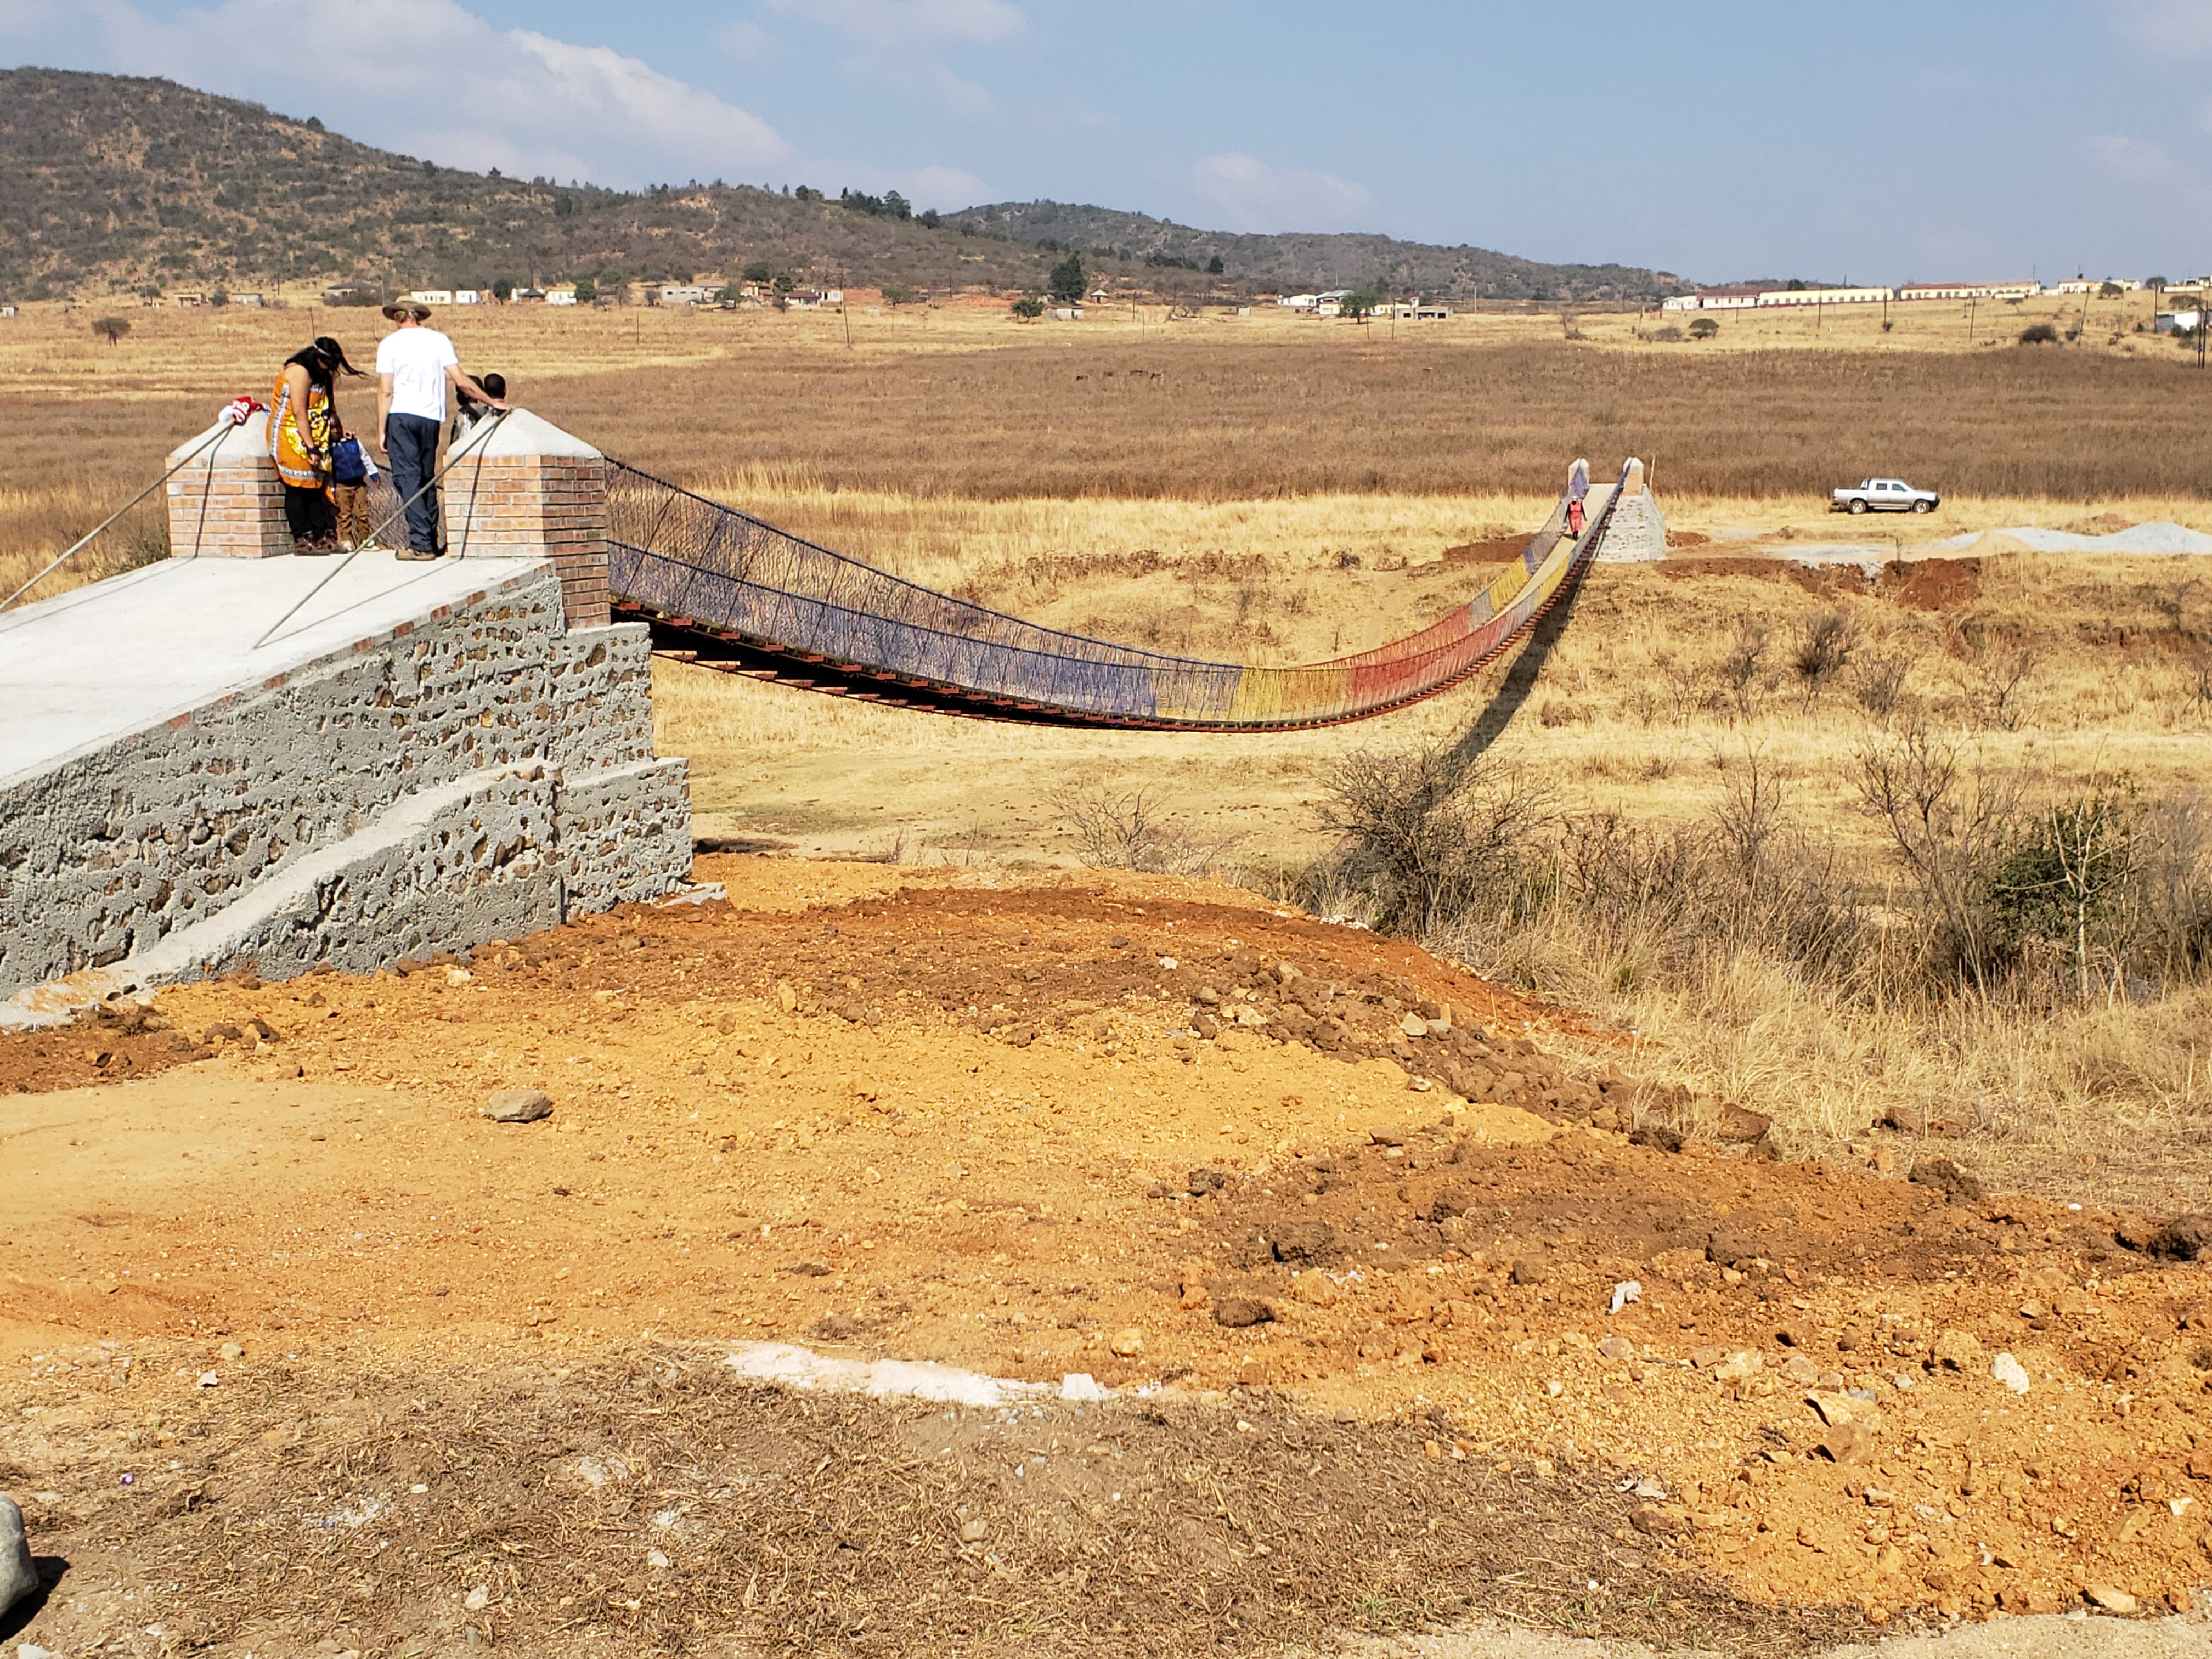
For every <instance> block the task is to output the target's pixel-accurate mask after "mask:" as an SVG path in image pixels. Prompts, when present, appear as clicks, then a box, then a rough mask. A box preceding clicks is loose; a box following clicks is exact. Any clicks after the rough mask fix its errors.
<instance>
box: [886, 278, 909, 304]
mask: <svg viewBox="0 0 2212 1659" xmlns="http://www.w3.org/2000/svg"><path fill="white" fill-rule="evenodd" d="M914 302H915V291H914V290H913V289H910V288H905V287H902V286H901V285H900V284H899V283H884V304H885V305H887V306H890V307H892V308H893V309H895V310H896V308H897V307H900V306H910V305H912V304H913V303H914Z"/></svg>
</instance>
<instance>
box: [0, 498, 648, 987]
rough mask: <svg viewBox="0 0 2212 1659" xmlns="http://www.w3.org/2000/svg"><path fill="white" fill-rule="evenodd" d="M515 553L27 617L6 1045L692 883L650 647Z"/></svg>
mask: <svg viewBox="0 0 2212 1659" xmlns="http://www.w3.org/2000/svg"><path fill="white" fill-rule="evenodd" d="M562 464H563V465H564V466H569V467H574V465H577V461H576V458H574V457H573V456H566V455H564V456H563V457H562ZM494 511H495V505H494V504H493V503H491V502H490V501H489V500H487V501H485V502H481V503H479V504H478V506H477V509H476V512H477V516H478V520H479V522H481V521H483V519H484V518H485V517H486V516H488V515H489V514H490V513H493V512H494ZM540 545H541V546H542V545H543V544H542V543H541V544H540ZM509 547H510V552H509V554H508V556H499V557H480V558H471V559H461V558H451V557H449V558H446V559H441V560H437V561H435V562H422V563H410V562H402V561H398V560H397V559H395V558H394V557H393V556H392V555H390V554H388V553H369V554H363V555H361V556H357V557H356V558H355V559H354V560H352V561H351V562H350V563H348V564H346V565H345V566H344V567H343V568H338V565H337V561H335V560H333V559H331V558H295V557H291V556H283V557H268V558H264V557H252V558H247V557H240V556H216V557H203V558H198V559H190V560H185V559H178V560H171V561H168V562H165V563H162V564H158V565H153V566H149V567H147V568H143V569H140V570H136V571H132V572H130V573H128V574H125V575H122V576H118V577H116V578H113V579H112V580H107V581H104V582H100V583H96V584H94V585H92V586H88V587H84V588H81V589H78V590H76V591H75V592H69V593H64V594H62V595H60V596H58V598H55V599H50V600H47V601H45V602H44V603H42V604H39V605H31V606H27V607H25V608H22V609H21V610H18V611H10V612H9V613H7V614H5V615H0V997H4V998H8V999H9V1000H8V1001H7V1002H4V1003H0V1025H6V1024H22V1023H26V1022H30V1021H36V1020H40V1019H44V1018H53V1017H55V1016H56V1015H57V1014H58V1012H61V1011H63V1010H64V1009H66V1008H67V1007H68V1006H72V1005H76V1006H81V1005H82V1004H83V1003H84V1002H87V1001H89V1000H94V998H96V997H99V996H103V995H106V994H112V993H113V992H116V991H118V990H122V989H126V988H137V987H145V986H150V985H154V984H158V983H162V982H165V981H172V980H176V979H182V978H189V977H193V976H197V975H204V974H208V973H214V972H222V971H226V970H229V969H236V968H243V967H249V966H250V967H252V968H253V969H255V970H256V971H258V972H259V973H261V974H262V975H264V976H265V977H270V978H276V977H283V976H285V975H292V974H298V973H302V972H305V971H307V969H311V968H313V967H315V966H317V965H319V964H321V963H328V964H330V965H331V966H334V967H342V968H345V969H355V970H360V969H373V968H374V967H377V966H380V965H381V964H383V963H389V962H391V961H393V960H396V959H398V958H399V957H406V956H410V955H416V954H420V953H422V952H424V951H438V950H456V949H459V948H461V947H463V946H465V945H471V944H476V943H480V942H482V941H483V940H484V939H490V938H497V937H512V936H513V935H515V934H517V933H522V932H526V931H529V930H531V929H532V928H538V927H547V926H550V925H552V924H553V923H555V922H557V921H561V920H562V918H563V917H565V916H566V915H569V914H571V913H573V912H575V911H578V910H583V909H593V910H596V909H604V908H608V907H610V906H611V905H613V904H617V903H621V902H626V901H631V900H638V899H647V898H653V897H658V896H662V895H664V894H665V893H667V892H669V891H671V890H673V889H674V888H676V887H677V886H678V885H680V884H682V883H683V881H684V879H685V878H686V877H687V876H688V874H689V871H690V800H689V794H688V789H687V782H686V771H685V767H684V763H683V762H682V761H680V760H659V759H656V758H655V757H654V756H653V748H652V741H653V720H652V705H651V700H650V688H651V668H650V658H649V651H650V641H649V640H648V637H647V629H645V628H644V627H642V626H641V625H638V624H635V623H607V622H606V621H605V610H604V602H603V601H601V603H600V606H599V610H598V614H597V615H596V616H592V615H591V614H590V612H589V610H588V608H586V615H585V616H584V617H578V616H577V615H576V614H575V613H576V611H577V609H578V608H579V607H578V606H577V605H576V603H575V596H576V594H577V593H578V592H580V591H582V592H586V593H587V594H588V592H589V590H590V585H591V583H592V580H593V573H592V572H591V571H590V570H589V569H587V568H583V566H584V564H585V562H586V556H584V555H580V554H579V553H578V551H577V550H576V548H575V547H574V545H562V546H561V547H559V548H557V549H553V550H547V551H546V552H545V553H544V555H542V556H529V555H528V554H527V552H526V550H524V548H523V547H522V545H521V544H520V543H519V541H518V539H517V538H509ZM556 554H557V555H558V556H556ZM604 569H605V554H604V546H603V544H602V545H601V547H600V548H599V574H598V575H597V580H599V582H601V583H603V582H604V580H605V577H604ZM325 578H329V579H330V580H329V581H328V584H327V586H323V587H322V588H321V589H320V591H319V592H314V593H313V597H312V598H311V599H310V598H307V596H308V595H309V593H310V592H311V590H313V589H315V587H316V586H317V584H319V583H321V582H323V581H324V580H325ZM602 591H603V590H602ZM302 599H307V603H306V604H305V605H300V602H301V600H302ZM295 605H300V609H299V610H298V611H297V613H296V614H295V615H294V616H292V617H290V619H289V621H286V622H284V623H283V625H282V626H281V627H280V628H279V629H277V630H276V633H275V634H274V635H272V636H271V637H270V638H269V639H268V640H266V641H262V640H261V635H263V634H264V633H265V632H267V631H268V630H269V629H270V625H271V624H272V623H276V621H277V620H278V618H280V617H284V616H285V614H286V612H287V611H291V610H292V609H293V607H294V606H295Z"/></svg>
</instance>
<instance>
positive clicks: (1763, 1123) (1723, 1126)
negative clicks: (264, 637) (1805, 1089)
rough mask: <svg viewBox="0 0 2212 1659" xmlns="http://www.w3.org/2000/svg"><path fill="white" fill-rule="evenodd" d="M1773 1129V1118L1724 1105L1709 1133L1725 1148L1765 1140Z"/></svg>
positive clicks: (1748, 1144) (1739, 1107) (1738, 1107)
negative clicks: (1767, 1133) (1768, 1132)
mask: <svg viewBox="0 0 2212 1659" xmlns="http://www.w3.org/2000/svg"><path fill="white" fill-rule="evenodd" d="M1772 1127H1774V1121H1773V1120H1772V1119H1771V1118H1768V1117H1762V1116H1761V1115H1759V1113H1757V1112H1747V1111H1746V1110H1745V1109H1743V1108H1742V1107H1741V1106H1734V1105H1723V1107H1722V1108H1721V1109H1720V1111H1719V1112H1718V1113H1717V1115H1715V1117H1714V1119H1713V1123H1712V1127H1711V1129H1710V1130H1709V1131H1708V1133H1711V1136H1712V1138H1713V1139H1715V1140H1717V1141H1718V1142H1720V1144H1721V1145H1722V1146H1750V1145H1751V1144H1752V1142H1753V1141H1755V1140H1764V1139H1766V1132H1767V1131H1768V1130H1769V1129H1771V1128H1772Z"/></svg>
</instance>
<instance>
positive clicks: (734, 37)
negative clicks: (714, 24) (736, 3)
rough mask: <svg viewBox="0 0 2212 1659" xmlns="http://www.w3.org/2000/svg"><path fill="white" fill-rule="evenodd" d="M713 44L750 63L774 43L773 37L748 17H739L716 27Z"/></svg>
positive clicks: (733, 56)
mask: <svg viewBox="0 0 2212 1659" xmlns="http://www.w3.org/2000/svg"><path fill="white" fill-rule="evenodd" d="M714 44H715V45H716V46H720V48H721V49H722V50H723V51H724V52H727V53H729V54H730V56H731V57H732V58H739V59H741V60H743V61H744V62H747V63H750V62H751V61H752V59H754V58H757V57H759V56H760V55H761V54H762V53H763V52H766V51H767V50H768V49H769V46H772V45H774V44H775V37H774V36H772V35H770V34H769V32H768V31H767V30H766V29H764V28H763V27H761V26H760V25H759V24H758V23H756V22H753V21H751V20H750V19H749V18H740V19H739V20H738V21H736V22H734V23H725V24H723V25H722V27H720V28H718V29H716V30H715V31H714Z"/></svg>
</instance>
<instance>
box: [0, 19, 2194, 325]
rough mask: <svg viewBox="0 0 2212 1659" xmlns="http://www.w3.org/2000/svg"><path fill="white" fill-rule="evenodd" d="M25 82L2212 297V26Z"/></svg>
mask: <svg viewBox="0 0 2212 1659" xmlns="http://www.w3.org/2000/svg"><path fill="white" fill-rule="evenodd" d="M0 61H6V62H12V63H16V64H50V65H56V66H59V67H64V68H74V69H98V70H122V71H127V72H131V73H135V74H161V75H167V76H172V77H173V78H174V79H177V80H179V81H182V82H186V83H187V84H190V85H192V86H197V87H201V88H206V89H208V90H210V91H213V92H221V93H226V94H231V95H234V96H238V97H245V98H252V99H256V100H260V101H262V102H264V103H266V104H268V105H270V106H271V107H273V108H276V109H279V110H283V111H284V112H288V113H291V114H296V115H302V116H304V115H309V114H313V115H319V116H320V117H321V118H323V120H324V121H325V123H327V124H328V125H331V127H333V128H335V129H337V131H342V132H345V133H347V134H349V135H350V136H352V137H357V138H361V139H363V140H365V141H367V142H368V143H375V144H380V145H383V146H386V147H387V148H390V149H398V150H402V151H404V152H407V153H409V154H412V155H427V156H428V157H430V158H432V159H434V160H436V161H441V162H445V163H447V164H450V165H454V166H466V167H490V166H498V167H501V168H503V169H505V170H506V171H508V172H511V173H526V174H528V173H551V174H553V175H555V176H557V177H561V178H564V179H565V178H568V177H570V176H576V177H582V178H589V179H594V180H596V181H599V182H602V183H607V184H616V185H636V184H640V183H644V182H649V181H657V180H661V179H670V180H676V181H681V180H683V179H689V178H693V177H696V178H700V179H712V178H717V177H720V178H723V179H730V180H732V181H737V180H745V181H750V182H753V183H763V184H775V185H781V184H786V183H793V184H800V183H804V184H812V185H817V186H820V187H822V188H825V189H828V190H829V191H833V192H834V191H836V189H838V188H839V187H840V186H841V185H848V184H849V185H854V186H855V187H858V188H863V189H867V190H872V191H881V190H884V189H885V188H889V187H896V188H898V189H900V190H902V191H905V192H906V193H907V194H908V196H910V197H913V198H914V200H915V203H916V204H917V205H918V206H935V207H940V208H951V207H959V206H964V205H967V204H969V203H971V202H977V201H985V200H994V199H1026V198H1029V197H1040V196H1049V197H1058V198H1060V199H1061V200H1066V201H1087V202H1095V203H1098V204H1103V205H1107V206H1112V207H1121V208H1129V209H1134V210H1139V211H1144V212H1149V213H1154V214H1158V215H1162V216H1166V217H1170V218H1174V219H1177V220H1181V221H1182V222H1185V223H1190V224H1196V225H1200V226H1204V227H1207V228H1224V229H1239V230H1301V229H1303V230H1350V229H1362V230H1381V231H1385V232H1388V233H1390V234H1395V235H1400V236H1407V237H1413V238H1417V239H1419V240H1426V241H1441V242H1472V243H1475V244H1477V245H1479V246H1487V247H1492V248H1498V249H1502V250H1504V251H1505V252H1512V253H1519V254H1523V255H1526V256H1528V257H1530V258H1542V259H1560V260H1588V261H1594V262H1595V261H1605V260H1619V261H1621V262H1624V263H1626V264H1644V265H1654V266H1659V267H1662V268H1666V269H1671V270H1679V271H1681V272H1683V273H1685V274H1686V275H1689V276H1693V277H1696V278H1699V279H1703V280H1724V279H1728V278H1732V277H1739V276H1791V275H1803V276H1826V277H1832V278H1838V279H1844V278H1848V279H1850V280H1852V281H1855V282H1875V281H1893V282H1894V281H1905V280H1919V281H1933V280H1941V279H1947V278H1966V277H1975V278H1979V277H1995V276H2013V275H2015V274H2020V275H2026V274H2028V273H2029V272H2030V271H2031V270H2033V271H2034V272H2035V273H2037V274H2039V275H2040V276H2043V277H2044V278H2045V280H2050V279H2051V278H2053V277H2056V276H2071V275H2073V274H2074V273H2075V271H2076V270H2077V269H2083V268H2086V269H2087V270H2088V272H2089V273H2090V274H2092V275H2098V276H2102V275H2122V276H2148V275H2151V274H2154V273H2156V274H2160V275H2166V276H2181V275H2184V274H2190V275H2194V274H2197V273H2199V272H2201V271H2203V270H2206V269H2207V268H2212V212H2208V209H2212V0H2075V3H2063V0H2012V3H2008V4H2005V5H2001V6H2000V5H1995V4H1971V5H1968V4H1956V3H1954V4H1951V5H1948V6H1931V5H1929V4H1928V3H1927V0H1913V3H1904V0H1861V3H1857V4H1854V5H1852V6H1849V7H1826V8H1824V7H1818V6H1807V7H1795V8H1785V7H1765V8H1747V7H1744V6H1742V5H1741V4H1737V5H1730V6H1722V5H1717V4H1709V3H1704V0H1676V3H1674V4H1673V5H1671V6H1668V7H1652V6H1649V5H1637V6H1629V5H1625V4H1620V3H1613V0H1595V3H1591V4H1588V5H1585V6H1583V7H1580V8H1577V9H1576V10H1575V12H1574V14H1573V15H1572V18H1571V21H1562V20H1561V19H1560V17H1559V14H1558V13H1557V12H1554V11H1553V10H1552V9H1549V8H1536V7H1529V6H1525V5H1522V6H1512V7H1508V6H1504V5H1497V4H1490V3H1472V4H1462V5H1443V4H1431V3H1411V4H1404V5H1400V6H1396V7H1374V8H1368V7H1360V6H1356V5H1346V4H1343V3H1341V0H1328V3H1309V0H1273V3H1267V4H1262V3H1258V0H1119V3H1115V4H1112V5H1097V4H1079V3H1074V0H726V3H714V4H707V3H687V0H674V3H660V4H655V5H629V6H610V5H608V4H606V3H605V0H588V3H587V0H532V3H522V0H208V3H203V4H200V5H195V6H186V5H173V4H167V3H163V0H0ZM311 64H312V65H314V66H315V70H314V72H313V74H312V75H309V74H306V73H303V66H307V65H311Z"/></svg>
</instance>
